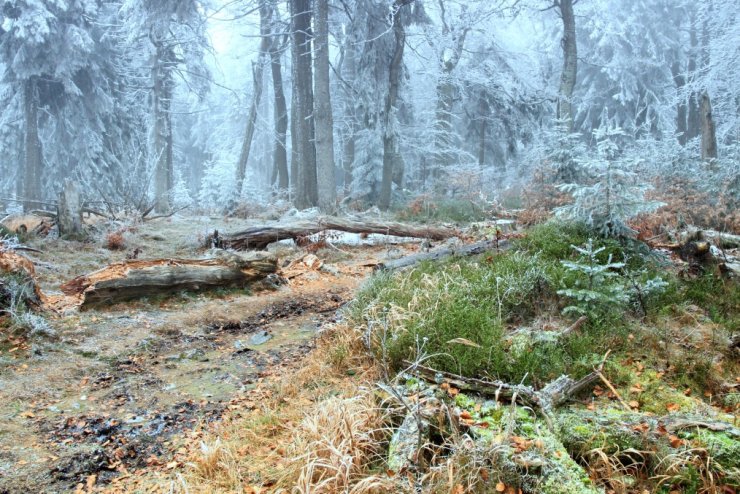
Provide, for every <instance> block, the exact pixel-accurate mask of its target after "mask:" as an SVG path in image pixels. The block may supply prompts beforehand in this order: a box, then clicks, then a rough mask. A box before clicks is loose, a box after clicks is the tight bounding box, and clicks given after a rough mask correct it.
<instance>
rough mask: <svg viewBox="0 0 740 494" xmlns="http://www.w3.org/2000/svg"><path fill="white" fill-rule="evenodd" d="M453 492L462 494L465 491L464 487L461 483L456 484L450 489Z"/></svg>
mask: <svg viewBox="0 0 740 494" xmlns="http://www.w3.org/2000/svg"><path fill="white" fill-rule="evenodd" d="M452 492H453V494H464V493H465V487H463V485H462V484H457V485H456V486H455V488H454V489H453V490H452Z"/></svg>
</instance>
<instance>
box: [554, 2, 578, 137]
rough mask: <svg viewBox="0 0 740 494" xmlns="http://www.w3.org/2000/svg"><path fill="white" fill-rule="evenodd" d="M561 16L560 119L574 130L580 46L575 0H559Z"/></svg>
mask: <svg viewBox="0 0 740 494" xmlns="http://www.w3.org/2000/svg"><path fill="white" fill-rule="evenodd" d="M557 5H558V6H559V8H560V18H561V19H562V20H563V38H562V40H561V47H562V49H563V72H562V74H561V77H560V88H559V90H558V119H560V120H562V121H563V122H565V125H566V129H567V131H568V132H573V114H574V112H573V89H574V88H575V86H576V74H577V70H578V48H577V45H576V18H575V15H574V13H573V0H557Z"/></svg>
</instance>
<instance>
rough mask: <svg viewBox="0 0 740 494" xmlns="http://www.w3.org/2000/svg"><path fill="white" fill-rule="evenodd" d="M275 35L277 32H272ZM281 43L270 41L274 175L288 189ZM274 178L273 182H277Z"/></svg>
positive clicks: (286, 127) (285, 114) (284, 188)
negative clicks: (273, 108) (273, 123)
mask: <svg viewBox="0 0 740 494" xmlns="http://www.w3.org/2000/svg"><path fill="white" fill-rule="evenodd" d="M263 4H264V5H265V6H266V7H267V8H270V9H272V7H271V6H270V4H269V3H267V2H266V1H265V0H262V4H261V5H263ZM275 16H277V12H275V11H272V16H271V17H272V19H273V20H277V19H276V18H275ZM272 34H273V36H274V35H275V33H274V32H273V33H272ZM280 45H281V44H280V43H279V42H278V40H277V39H276V38H273V40H272V42H271V43H270V69H271V72H272V87H273V94H274V99H275V101H274V106H275V110H274V114H275V150H274V153H273V166H274V171H273V176H274V177H275V179H277V184H278V188H280V189H281V190H286V189H287V188H288V187H289V186H290V179H289V177H288V148H287V142H286V135H287V133H288V108H287V105H286V103H285V91H284V89H283V69H282V63H281V61H280V56H281V52H282V48H281V46H280ZM275 179H273V183H274V182H275Z"/></svg>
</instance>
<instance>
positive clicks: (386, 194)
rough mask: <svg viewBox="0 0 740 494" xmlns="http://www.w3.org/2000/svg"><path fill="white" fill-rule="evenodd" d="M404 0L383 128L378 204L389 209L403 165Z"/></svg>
mask: <svg viewBox="0 0 740 494" xmlns="http://www.w3.org/2000/svg"><path fill="white" fill-rule="evenodd" d="M402 6H403V1H402V0H396V2H395V3H394V4H393V17H392V22H393V34H394V35H395V39H396V43H395V45H394V48H393V56H392V57H391V64H390V69H389V71H388V94H387V95H386V98H385V109H384V115H383V116H384V118H385V122H384V131H383V174H382V179H381V183H380V196H379V198H378V207H379V208H380V209H382V210H384V211H385V210H387V209H388V208H389V207H390V205H391V192H392V190H393V174H394V171H395V169H396V168H398V167H402V166H403V165H401V164H400V162H401V159H402V158H401V153H400V152H399V149H398V121H397V120H398V119H397V118H396V102H397V101H398V90H399V88H400V86H401V69H402V68H403V50H404V46H405V45H406V32H405V30H404V27H403V19H402V18H401V8H402Z"/></svg>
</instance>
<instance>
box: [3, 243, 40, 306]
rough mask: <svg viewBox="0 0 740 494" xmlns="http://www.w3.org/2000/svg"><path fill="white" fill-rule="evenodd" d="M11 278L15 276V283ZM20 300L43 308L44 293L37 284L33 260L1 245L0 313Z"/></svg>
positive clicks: (28, 304)
mask: <svg viewBox="0 0 740 494" xmlns="http://www.w3.org/2000/svg"><path fill="white" fill-rule="evenodd" d="M11 278H15V283H13V282H12V281H11ZM14 292H15V293H14ZM18 301H22V302H24V303H25V304H26V305H27V306H29V307H32V308H41V307H42V304H43V301H44V294H43V293H42V292H41V289H40V288H39V287H38V285H37V284H36V270H35V268H34V265H33V262H31V260H29V259H28V258H26V257H24V256H22V255H20V254H18V253H16V252H13V251H12V250H2V248H1V247H0V313H2V312H3V311H5V310H8V309H9V308H10V305H11V304H12V303H13V302H18Z"/></svg>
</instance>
